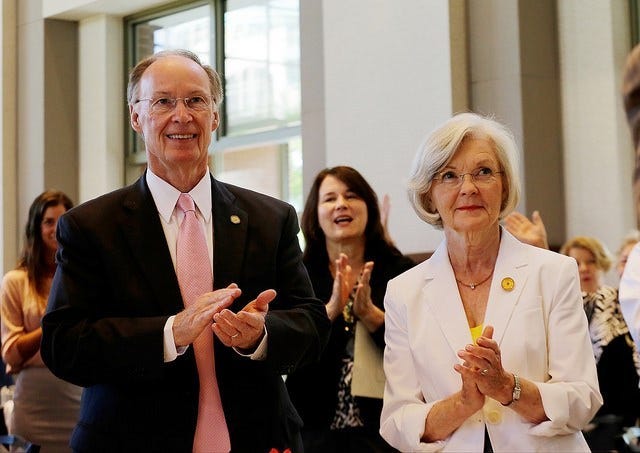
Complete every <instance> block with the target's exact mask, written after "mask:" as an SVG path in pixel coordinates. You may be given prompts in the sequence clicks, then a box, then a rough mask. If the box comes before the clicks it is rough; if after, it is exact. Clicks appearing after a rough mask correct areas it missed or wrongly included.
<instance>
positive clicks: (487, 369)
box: [480, 368, 489, 376]
mask: <svg viewBox="0 0 640 453" xmlns="http://www.w3.org/2000/svg"><path fill="white" fill-rule="evenodd" d="M488 372H489V368H485V369H484V370H482V371H481V372H480V374H481V375H483V376H486V375H487V373H488Z"/></svg>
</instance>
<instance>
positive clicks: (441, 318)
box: [423, 241, 471, 354]
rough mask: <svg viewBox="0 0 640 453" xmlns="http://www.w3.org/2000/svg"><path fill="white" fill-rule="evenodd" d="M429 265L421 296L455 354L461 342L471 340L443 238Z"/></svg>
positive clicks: (464, 342) (462, 343)
mask: <svg viewBox="0 0 640 453" xmlns="http://www.w3.org/2000/svg"><path fill="white" fill-rule="evenodd" d="M428 264H429V265H428V267H427V269H426V272H425V277H426V280H427V281H426V284H425V286H424V289H423V296H424V299H425V300H426V301H427V304H428V306H429V309H430V311H431V312H432V313H433V316H434V318H435V320H436V322H437V323H438V324H439V325H440V328H441V330H442V333H443V334H444V337H445V338H446V340H447V343H449V346H450V347H451V350H452V351H453V353H454V354H455V353H456V352H457V351H458V349H460V348H461V347H462V345H465V344H467V343H471V333H470V331H469V328H468V327H467V326H468V323H467V318H466V316H465V313H464V307H463V306H462V299H460V293H459V292H458V289H457V285H456V279H455V276H454V275H453V269H452V267H451V263H450V261H449V255H448V253H447V246H446V241H443V242H442V243H441V244H440V246H439V247H438V248H437V249H436V251H435V252H434V253H433V255H432V256H431V258H429V261H428ZM442 298H444V299H445V300H442Z"/></svg>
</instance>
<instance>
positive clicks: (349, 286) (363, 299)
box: [326, 253, 374, 321]
mask: <svg viewBox="0 0 640 453" xmlns="http://www.w3.org/2000/svg"><path fill="white" fill-rule="evenodd" d="M372 270H373V261H367V262H366V263H365V264H364V266H363V267H362V271H361V272H360V274H359V275H356V273H355V272H354V271H353V268H352V267H351V265H350V264H349V257H348V256H347V255H346V254H344V253H341V254H340V256H339V258H338V259H336V260H335V262H334V280H333V290H332V293H331V298H330V299H329V302H327V304H326V309H327V315H328V316H329V319H331V320H332V321H334V320H335V319H336V318H337V317H338V316H339V315H340V314H341V313H343V312H344V309H345V307H346V305H347V303H348V302H349V299H350V298H352V300H351V302H352V303H353V307H352V312H353V314H354V315H355V316H356V317H358V318H364V317H366V316H367V315H368V313H369V311H371V310H372V309H373V308H374V305H373V302H372V301H371V287H370V286H369V280H370V278H371V271H372ZM352 293H353V294H352Z"/></svg>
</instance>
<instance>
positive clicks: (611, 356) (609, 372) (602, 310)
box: [560, 236, 640, 451]
mask: <svg viewBox="0 0 640 453" xmlns="http://www.w3.org/2000/svg"><path fill="white" fill-rule="evenodd" d="M560 253H562V254H563V255H567V256H570V257H572V258H574V259H575V260H576V262H577V263H578V271H579V273H580V289H581V290H582V299H583V307H584V311H585V313H586V316H587V320H588V322H589V334H590V337H591V344H592V346H593V354H594V357H595V359H596V368H597V371H598V381H599V383H600V392H601V393H602V397H603V400H604V404H603V406H602V407H601V408H600V410H599V411H598V412H597V413H596V416H595V418H594V420H593V422H592V426H591V428H593V429H589V430H585V437H586V439H587V443H589V446H590V447H591V449H593V450H595V451H603V450H614V449H616V447H617V445H616V439H617V438H618V437H619V436H620V435H621V434H622V432H623V427H625V426H632V425H634V424H635V423H636V420H637V418H638V415H640V391H639V390H638V380H639V372H640V359H639V357H638V352H637V351H636V348H635V345H634V343H633V340H632V339H631V335H630V334H629V328H628V327H627V324H626V322H625V320H624V318H623V316H622V312H621V309H620V304H619V302H618V290H617V289H615V288H612V287H610V286H607V285H605V284H604V283H603V279H604V274H605V273H606V272H607V271H608V270H609V268H610V267H611V259H610V258H609V256H608V254H607V252H606V250H605V248H604V247H603V245H602V243H601V242H600V241H598V240H597V239H595V238H593V237H588V236H576V237H574V238H572V239H570V240H568V241H567V242H566V243H565V244H564V245H563V246H562V248H561V249H560Z"/></svg>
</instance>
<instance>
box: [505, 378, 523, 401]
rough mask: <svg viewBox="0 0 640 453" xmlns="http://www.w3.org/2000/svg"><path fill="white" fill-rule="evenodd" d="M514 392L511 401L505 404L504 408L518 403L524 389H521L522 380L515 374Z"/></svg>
mask: <svg viewBox="0 0 640 453" xmlns="http://www.w3.org/2000/svg"><path fill="white" fill-rule="evenodd" d="M513 381H514V382H513V391H512V392H511V401H509V402H508V403H507V404H503V406H511V404H513V402H514V401H518V400H519V399H520V393H521V392H522V387H520V378H519V377H518V375H517V374H515V373H513Z"/></svg>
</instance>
